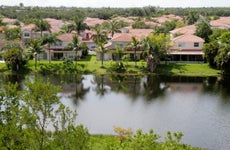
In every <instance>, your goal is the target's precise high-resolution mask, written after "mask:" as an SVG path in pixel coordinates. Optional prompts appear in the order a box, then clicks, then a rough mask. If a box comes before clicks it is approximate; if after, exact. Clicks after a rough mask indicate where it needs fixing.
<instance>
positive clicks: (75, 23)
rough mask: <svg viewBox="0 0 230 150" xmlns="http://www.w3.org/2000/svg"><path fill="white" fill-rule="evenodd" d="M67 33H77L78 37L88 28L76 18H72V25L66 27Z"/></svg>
mask: <svg viewBox="0 0 230 150" xmlns="http://www.w3.org/2000/svg"><path fill="white" fill-rule="evenodd" d="M67 28H68V31H70V32H71V31H73V30H74V31H77V33H78V35H80V33H81V31H84V30H86V29H89V26H88V25H87V24H86V23H84V20H83V19H81V18H78V17H74V18H73V23H72V24H69V25H67Z"/></svg>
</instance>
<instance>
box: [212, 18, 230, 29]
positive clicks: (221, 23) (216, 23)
mask: <svg viewBox="0 0 230 150" xmlns="http://www.w3.org/2000/svg"><path fill="white" fill-rule="evenodd" d="M210 25H211V26H212V27H217V28H230V17H220V19H217V20H212V21H210Z"/></svg>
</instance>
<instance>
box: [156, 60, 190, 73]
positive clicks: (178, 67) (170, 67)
mask: <svg viewBox="0 0 230 150" xmlns="http://www.w3.org/2000/svg"><path fill="white" fill-rule="evenodd" d="M184 66H185V64H176V63H170V64H159V65H158V66H157V69H156V73H158V74H164V75H175V72H177V73H184V72H186V71H187V70H186V69H185V67H184Z"/></svg>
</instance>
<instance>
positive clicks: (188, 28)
mask: <svg viewBox="0 0 230 150" xmlns="http://www.w3.org/2000/svg"><path fill="white" fill-rule="evenodd" d="M195 31H196V26H195V25H189V26H185V27H181V28H177V29H174V30H172V31H170V33H172V34H176V33H179V34H194V33H195Z"/></svg>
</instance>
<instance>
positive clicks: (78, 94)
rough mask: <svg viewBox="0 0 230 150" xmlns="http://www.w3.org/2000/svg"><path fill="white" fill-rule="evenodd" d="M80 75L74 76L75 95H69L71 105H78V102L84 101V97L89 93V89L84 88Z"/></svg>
mask: <svg viewBox="0 0 230 150" xmlns="http://www.w3.org/2000/svg"><path fill="white" fill-rule="evenodd" d="M83 79H84V77H82V75H77V74H76V76H75V84H76V88H75V93H74V94H71V95H70V98H71V99H73V103H74V104H75V105H78V104H79V102H80V101H83V100H85V95H86V94H87V93H88V92H89V90H90V87H87V88H84V85H83V82H82V81H83Z"/></svg>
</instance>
